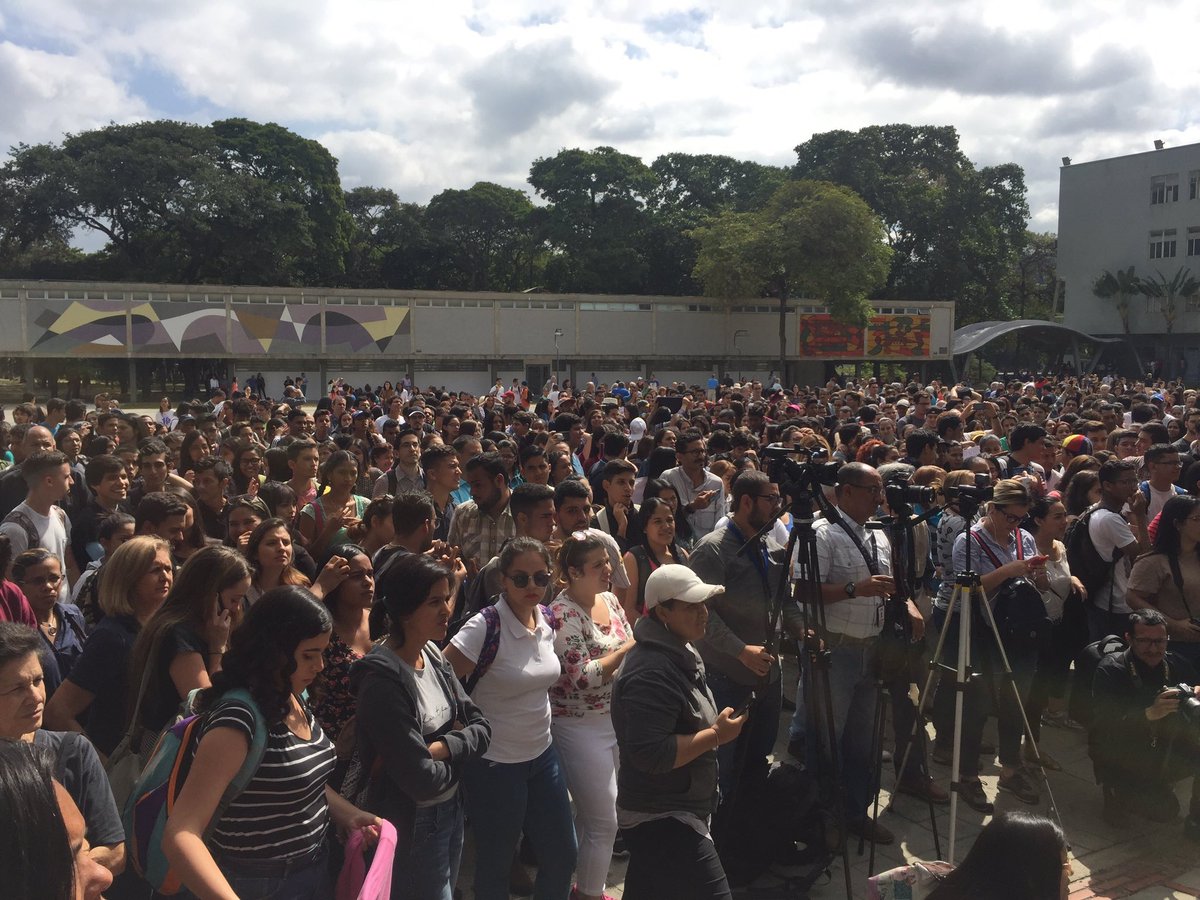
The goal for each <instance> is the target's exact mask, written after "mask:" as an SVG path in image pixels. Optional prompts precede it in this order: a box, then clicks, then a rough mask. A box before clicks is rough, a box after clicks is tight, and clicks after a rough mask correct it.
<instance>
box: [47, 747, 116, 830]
mask: <svg viewBox="0 0 1200 900" xmlns="http://www.w3.org/2000/svg"><path fill="white" fill-rule="evenodd" d="M33 743H34V746H36V747H41V748H43V749H45V750H48V751H50V753H52V754H53V755H54V777H55V778H57V779H58V780H59V782H61V783H62V786H63V787H64V788H66V789H67V793H68V794H70V795H71V799H72V800H74V801H75V805H76V806H78V807H79V811H80V812H81V813H83V820H84V822H86V823H87V838H88V841H89V842H90V843H91V845H92V846H93V847H112V846H114V845H116V844H120V843H122V842H123V841H124V840H125V829H124V827H122V825H121V814H120V813H119V812H118V811H117V804H116V801H115V800H113V793H112V788H110V787H109V786H108V776H107V775H106V774H105V773H104V766H103V765H101V763H100V757H99V756H97V755H96V749H95V748H94V747H93V746H92V745H91V744H90V743H88V739H87V738H85V737H84V736H83V735H82V734H76V733H75V732H73V731H44V730H41V729H39V730H38V731H36V732H34V735H33Z"/></svg>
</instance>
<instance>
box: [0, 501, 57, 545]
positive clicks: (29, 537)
mask: <svg viewBox="0 0 1200 900" xmlns="http://www.w3.org/2000/svg"><path fill="white" fill-rule="evenodd" d="M50 511H51V512H52V513H54V515H56V516H57V517H58V523H59V524H60V525H62V527H63V530H64V531H66V530H67V528H68V525H67V511H66V510H65V509H63V508H62V507H61V506H52V507H50ZM4 522H11V523H12V524H14V525H20V526H21V530H22V531H24V532H25V541H26V546H25V549H26V550H33V549H34V548H36V547H40V546H42V536H41V535H40V534H38V530H37V525H35V524H34V523H33V519H31V518H29V516H28V514H26V513H25V512H24V511H23V510H20V509H14V510H13V511H12V512H10V513H9V514H8V515H7V516H5V517H4Z"/></svg>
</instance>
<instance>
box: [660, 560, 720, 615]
mask: <svg viewBox="0 0 1200 900" xmlns="http://www.w3.org/2000/svg"><path fill="white" fill-rule="evenodd" d="M723 593H725V588H724V587H723V586H721V585H719V584H705V583H704V582H703V581H701V580H700V576H699V575H697V574H696V573H695V572H693V571H692V570H691V569H689V568H688V567H687V566H678V565H667V566H659V567H658V568H657V569H655V570H654V571H653V572H651V573H650V577H649V578H647V579H646V612H649V611H650V610H652V609H654V607H656V606H658V605H659V604H660V603H665V602H666V601H668V600H680V601H682V602H684V603H703V602H704V601H705V600H708V599H709V598H710V597H715V596H717V594H723Z"/></svg>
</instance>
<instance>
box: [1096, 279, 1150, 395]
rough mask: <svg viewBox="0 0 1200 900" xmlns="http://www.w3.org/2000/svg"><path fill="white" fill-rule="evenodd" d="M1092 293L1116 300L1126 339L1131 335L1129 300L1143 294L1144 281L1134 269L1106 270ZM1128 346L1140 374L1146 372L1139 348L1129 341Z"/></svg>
mask: <svg viewBox="0 0 1200 900" xmlns="http://www.w3.org/2000/svg"><path fill="white" fill-rule="evenodd" d="M1092 293H1093V294H1095V295H1096V296H1097V297H1099V298H1100V299H1101V300H1115V301H1116V304H1117V314H1118V315H1119V316H1120V317H1121V327H1122V328H1124V329H1125V337H1126V338H1128V337H1129V336H1130V335H1131V333H1132V332H1131V330H1130V327H1129V300H1130V298H1131V297H1133V296H1135V295H1136V294H1141V293H1142V281H1141V279H1140V278H1138V277H1137V275H1135V274H1134V267H1133V266H1130V267H1129V268H1128V269H1117V271H1116V274H1113V273H1112V272H1110V271H1108V270H1107V269H1105V270H1104V271H1103V272H1102V273H1101V274H1100V277H1099V278H1097V279H1096V280H1095V281H1094V282H1093V283H1092ZM1126 343H1127V346H1128V347H1129V349H1130V350H1131V351H1132V352H1133V359H1134V362H1135V363H1136V364H1137V370H1138V372H1142V371H1144V370H1143V368H1142V358H1141V356H1140V355H1139V354H1138V352H1137V347H1135V346H1134V345H1133V341H1132V340H1130V341H1127V342H1126Z"/></svg>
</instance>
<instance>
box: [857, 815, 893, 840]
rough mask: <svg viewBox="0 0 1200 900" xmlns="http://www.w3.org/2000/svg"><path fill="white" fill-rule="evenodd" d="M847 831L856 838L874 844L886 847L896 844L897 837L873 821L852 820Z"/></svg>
mask: <svg viewBox="0 0 1200 900" xmlns="http://www.w3.org/2000/svg"><path fill="white" fill-rule="evenodd" d="M846 830H847V831H849V832H850V833H851V834H852V835H854V836H855V837H860V838H863V839H864V840H868V841H870V842H871V843H872V844H878V845H881V846H882V845H885V844H893V843H895V842H896V836H895V835H894V834H892V833H891V832H890V831H888V829H887V828H885V827H884V826H883V825H881V824H880V823H879V822H875V821H873V820H871V819H851V820H849V821H847V822H846Z"/></svg>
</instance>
